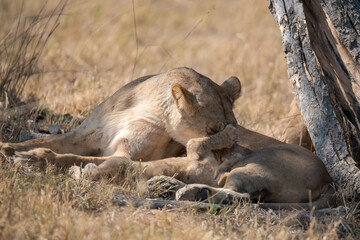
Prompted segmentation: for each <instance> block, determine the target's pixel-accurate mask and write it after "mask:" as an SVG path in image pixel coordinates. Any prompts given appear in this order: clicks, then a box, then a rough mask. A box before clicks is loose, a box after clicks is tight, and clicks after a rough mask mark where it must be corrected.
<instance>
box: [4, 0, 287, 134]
mask: <svg viewBox="0 0 360 240" xmlns="http://www.w3.org/2000/svg"><path fill="white" fill-rule="evenodd" d="M44 4H45V1H42V0H32V1H20V0H0V9H1V10H0V39H3V38H4V37H5V36H6V34H8V33H9V32H11V31H14V29H16V25H17V22H18V19H19V16H20V15H21V16H22V18H24V19H26V17H31V16H34V15H36V14H37V13H38V12H39V9H41V8H42V7H43V6H44ZM56 4H58V1H57V0H50V1H47V4H46V6H45V8H46V9H50V10H51V9H53V8H54V6H56ZM267 4H268V2H267V1H264V0H261V1H260V0H255V1H254V0H236V1H235V0H213V1H207V0H197V1H189V0H188V1H185V0H173V1H168V0H142V1H139V0H135V1H129V0H126V1H125V0H102V1H99V0H72V1H68V2H67V4H66V6H65V8H64V10H63V13H62V15H61V16H60V18H59V23H60V25H59V26H58V27H57V28H56V30H55V32H54V33H53V34H52V35H51V36H50V38H49V39H48V41H47V43H46V45H45V48H44V50H43V52H42V54H41V56H40V58H39V60H38V63H37V71H38V73H37V74H33V75H31V77H30V78H29V79H28V81H27V84H26V85H25V88H24V91H23V92H22V94H21V100H22V101H24V102H26V101H29V99H35V100H38V101H39V104H40V105H41V106H43V107H45V108H46V109H49V111H52V112H54V113H56V114H71V115H72V116H74V117H76V118H84V117H86V116H87V115H88V114H89V112H90V111H91V110H92V109H93V108H94V107H96V106H97V105H98V104H99V103H100V102H101V101H103V100H104V99H105V98H107V97H108V96H110V95H111V94H113V93H114V92H115V91H116V90H117V89H119V88H120V87H121V86H123V85H124V84H126V83H128V82H129V81H131V80H132V79H136V78H138V77H141V76H144V75H149V74H156V73H160V72H163V71H166V70H169V69H172V68H175V67H181V66H187V67H190V68H193V69H195V70H196V71H198V72H199V73H201V74H203V75H206V76H208V77H209V78H211V79H212V80H214V81H215V82H217V83H219V84H221V83H222V82H223V81H224V80H225V79H227V78H228V77H230V76H233V75H235V76H237V77H239V79H240V80H241V82H242V86H243V90H242V96H241V98H240V99H239V100H238V101H237V102H236V105H235V109H234V111H235V115H236V117H237V119H238V121H239V123H240V124H242V125H243V126H245V127H249V128H251V129H253V130H257V131H260V132H262V133H265V134H267V135H271V136H275V137H279V136H277V134H278V133H277V132H278V131H277V126H278V121H279V120H282V119H285V118H286V117H287V114H288V112H289V106H290V102H291V101H292V98H293V94H292V90H291V87H290V83H289V81H288V80H287V73H286V64H285V60H284V55H283V51H282V43H281V36H280V31H279V28H278V26H277V24H276V23H275V21H274V20H273V19H272V16H271V14H270V12H269V10H268V8H267ZM21 9H23V10H21Z"/></svg>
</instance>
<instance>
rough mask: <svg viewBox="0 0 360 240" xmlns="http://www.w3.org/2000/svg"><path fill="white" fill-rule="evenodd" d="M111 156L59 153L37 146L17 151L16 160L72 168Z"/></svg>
mask: <svg viewBox="0 0 360 240" xmlns="http://www.w3.org/2000/svg"><path fill="white" fill-rule="evenodd" d="M109 158H110V157H91V156H81V155H76V154H71V153H67V154H59V153H55V152H54V151H52V150H51V149H49V148H35V149H33V150H30V151H23V152H18V151H16V152H15V156H14V161H15V162H19V163H27V164H28V165H31V166H35V167H40V168H43V167H45V166H46V165H47V164H48V163H50V164H53V165H55V166H56V167H59V168H70V167H72V166H85V165H87V164H89V163H93V164H96V165H100V164H101V163H103V162H105V161H106V160H108V159H109Z"/></svg>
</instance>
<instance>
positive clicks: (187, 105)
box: [171, 83, 195, 115]
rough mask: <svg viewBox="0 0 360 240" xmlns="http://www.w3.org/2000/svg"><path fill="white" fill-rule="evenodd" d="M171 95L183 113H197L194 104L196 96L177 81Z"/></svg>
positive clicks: (172, 87)
mask: <svg viewBox="0 0 360 240" xmlns="http://www.w3.org/2000/svg"><path fill="white" fill-rule="evenodd" d="M171 95H172V97H173V99H174V101H175V104H176V108H177V109H178V110H179V112H180V113H181V114H182V115H183V114H187V115H193V114H194V113H195V108H194V104H193V99H194V98H195V96H194V95H193V94H192V93H191V92H189V91H188V90H186V89H185V88H183V87H182V86H180V85H179V84H177V83H175V84H173V85H172V86H171Z"/></svg>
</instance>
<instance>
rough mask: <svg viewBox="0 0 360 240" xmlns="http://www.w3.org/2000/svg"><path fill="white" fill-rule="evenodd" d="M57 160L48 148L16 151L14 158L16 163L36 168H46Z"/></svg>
mask: <svg viewBox="0 0 360 240" xmlns="http://www.w3.org/2000/svg"><path fill="white" fill-rule="evenodd" d="M54 158H55V153H54V152H53V151H51V150H50V149H47V148H36V149H33V150H31V151H23V152H19V151H16V152H15V155H14V157H13V159H14V163H18V164H22V165H27V166H30V167H35V168H44V167H46V165H47V164H48V163H49V162H52V161H53V160H54Z"/></svg>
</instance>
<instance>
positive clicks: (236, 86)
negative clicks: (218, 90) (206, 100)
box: [221, 76, 241, 102]
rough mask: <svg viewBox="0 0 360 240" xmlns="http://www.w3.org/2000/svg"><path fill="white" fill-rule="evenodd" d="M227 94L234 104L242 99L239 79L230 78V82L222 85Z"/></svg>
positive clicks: (227, 81)
mask: <svg viewBox="0 0 360 240" xmlns="http://www.w3.org/2000/svg"><path fill="white" fill-rule="evenodd" d="M221 87H222V88H223V89H224V91H225V92H226V94H227V95H228V96H229V97H230V100H231V101H232V102H235V100H236V99H238V98H239V97H240V94H241V83H240V80H239V79H238V78H237V77H234V76H233V77H230V78H229V79H228V80H226V81H225V82H223V83H222V84H221Z"/></svg>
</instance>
